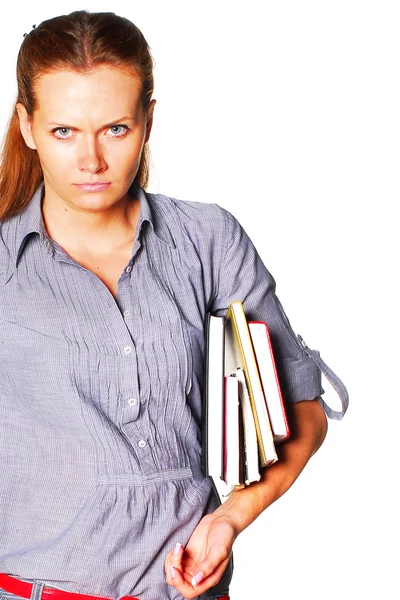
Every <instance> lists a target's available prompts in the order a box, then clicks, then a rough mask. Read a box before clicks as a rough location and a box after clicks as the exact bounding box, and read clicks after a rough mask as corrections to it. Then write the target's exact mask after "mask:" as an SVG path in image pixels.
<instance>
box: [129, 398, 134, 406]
mask: <svg viewBox="0 0 400 600" xmlns="http://www.w3.org/2000/svg"><path fill="white" fill-rule="evenodd" d="M128 404H129V406H135V404H136V398H128Z"/></svg>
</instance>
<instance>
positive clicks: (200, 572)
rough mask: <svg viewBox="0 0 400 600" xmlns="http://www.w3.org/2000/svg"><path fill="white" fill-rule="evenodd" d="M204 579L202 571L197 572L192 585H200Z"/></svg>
mask: <svg viewBox="0 0 400 600" xmlns="http://www.w3.org/2000/svg"><path fill="white" fill-rule="evenodd" d="M203 578H204V573H203V571H199V572H198V573H196V575H195V576H194V577H193V578H192V585H197V584H198V583H200V581H201V580H202V579H203Z"/></svg>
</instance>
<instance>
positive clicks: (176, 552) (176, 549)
mask: <svg viewBox="0 0 400 600" xmlns="http://www.w3.org/2000/svg"><path fill="white" fill-rule="evenodd" d="M181 548H182V546H181V544H179V543H177V544H176V546H175V548H174V554H179V551H180V549H181Z"/></svg>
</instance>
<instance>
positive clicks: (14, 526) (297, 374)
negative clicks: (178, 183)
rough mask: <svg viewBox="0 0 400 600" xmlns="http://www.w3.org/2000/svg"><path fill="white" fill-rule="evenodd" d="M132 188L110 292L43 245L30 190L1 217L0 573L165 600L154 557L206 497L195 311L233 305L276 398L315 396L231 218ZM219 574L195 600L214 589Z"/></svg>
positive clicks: (159, 560)
mask: <svg viewBox="0 0 400 600" xmlns="http://www.w3.org/2000/svg"><path fill="white" fill-rule="evenodd" d="M131 192H132V193H134V194H135V195H136V197H137V198H138V199H139V201H140V217H139V221H138V225H137V230H136V235H135V239H134V242H133V246H132V253H131V257H130V259H129V262H128V263H127V265H126V267H125V268H124V270H123V272H122V273H121V276H120V278H119V281H118V289H117V295H116V298H114V296H113V295H112V294H111V293H110V291H109V290H108V288H107V287H106V286H105V285H104V284H103V282H102V281H101V280H100V279H99V278H98V277H97V276H96V275H95V274H94V273H93V272H91V271H90V270H88V269H86V268H84V267H83V266H82V265H80V264H79V263H78V262H76V261H75V260H74V259H73V258H71V257H70V256H69V255H68V254H67V253H66V252H65V251H64V250H63V249H62V247H61V246H60V245H58V244H57V243H56V242H55V241H54V240H52V239H50V238H49V236H48V234H47V232H46V229H45V226H44V222H43V218H42V212H41V203H42V199H43V194H44V187H43V184H42V185H41V186H40V188H39V189H38V190H37V192H36V194H35V195H34V197H33V198H32V200H31V201H30V203H29V204H28V205H27V207H26V208H25V209H24V210H23V211H22V212H21V213H20V214H19V215H17V216H14V217H11V218H9V219H7V220H4V221H3V222H2V223H0V414H1V416H0V456H1V469H2V474H1V486H0V531H1V535H0V539H1V545H0V571H2V572H6V573H11V574H14V575H15V576H20V577H22V578H28V579H37V580H41V581H44V582H46V583H48V584H53V585H56V586H58V587H61V588H63V589H66V590H72V591H76V592H81V593H87V594H96V595H101V596H109V597H112V598H119V597H121V596H125V595H131V596H136V597H138V598H140V600H160V599H166V598H168V599H170V600H178V599H179V600H180V599H181V598H182V596H181V595H180V594H179V592H178V591H177V590H176V589H175V588H174V587H171V586H168V585H167V584H166V582H165V573H164V560H165V556H166V554H167V552H169V551H170V550H171V549H172V548H173V547H174V545H175V543H176V542H180V543H182V544H183V545H185V544H186V543H187V541H188V539H189V538H190V535H191V533H192V532H193V530H194V529H195V527H196V525H197V524H198V522H199V521H200V519H201V518H202V516H203V515H204V514H206V513H209V512H212V511H213V510H214V509H215V508H216V506H217V504H218V500H217V498H216V496H215V493H214V491H213V488H212V485H211V483H210V480H209V479H208V478H205V477H204V476H203V475H202V473H201V469H200V455H201V394H202V382H203V359H204V320H205V314H206V312H207V311H211V312H213V313H215V314H224V313H225V312H226V310H227V308H228V307H229V304H230V303H231V302H232V301H233V300H238V299H239V300H242V302H243V303H244V307H245V310H246V313H247V316H248V318H249V319H252V320H259V321H265V322H267V323H268V325H269V329H270V332H271V337H272V341H273V345H274V349H275V352H276V357H277V362H278V372H279V375H280V379H281V387H282V391H283V396H284V398H285V400H286V401H287V402H297V401H301V400H305V399H312V398H315V397H318V396H319V395H320V394H321V393H322V392H323V390H322V388H321V382H320V371H319V369H318V367H317V366H316V364H315V362H314V361H313V360H312V359H311V358H310V356H308V355H307V353H306V352H305V351H304V349H303V348H302V346H301V344H300V342H299V341H298V340H297V338H296V336H295V334H294V333H293V331H292V329H291V327H290V324H289V322H288V320H287V318H286V316H285V314H284V312H283V310H282V307H281V305H280V304H279V302H278V300H277V298H276V295H275V282H274V280H273V278H272V276H271V275H270V273H269V272H268V271H267V269H266V268H265V266H264V265H263V263H262V261H261V260H260V258H259V256H258V254H257V252H256V250H255V249H254V246H253V244H252V243H251V241H250V240H249V238H248V236H247V235H246V233H245V232H244V230H243V228H242V227H241V226H240V225H239V223H238V222H237V221H236V219H235V218H234V217H233V216H232V215H231V214H230V213H229V212H227V211H226V210H224V209H222V208H221V207H219V206H217V205H215V204H207V203H204V204H203V203H196V202H186V201H178V200H176V199H173V198H168V197H166V196H162V195H153V194H149V193H145V192H144V191H143V190H141V189H138V188H134V187H133V188H132V190H131ZM230 567H231V565H230ZM230 567H229V568H228V569H227V570H226V572H225V575H224V577H223V578H222V580H221V582H220V583H219V584H218V585H217V586H216V587H215V588H214V590H212V591H210V592H209V593H207V594H205V595H203V598H216V597H218V596H223V595H225V594H227V593H228V586H229V580H230V577H231V568H230Z"/></svg>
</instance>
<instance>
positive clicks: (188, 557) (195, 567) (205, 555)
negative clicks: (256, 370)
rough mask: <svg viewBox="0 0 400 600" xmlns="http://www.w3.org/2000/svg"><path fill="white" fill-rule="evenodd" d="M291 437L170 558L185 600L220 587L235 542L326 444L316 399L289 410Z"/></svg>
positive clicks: (169, 569) (171, 576)
mask: <svg viewBox="0 0 400 600" xmlns="http://www.w3.org/2000/svg"><path fill="white" fill-rule="evenodd" d="M287 408H288V419H289V424H290V428H291V437H290V439H289V440H287V441H285V442H283V443H282V444H281V445H280V446H278V448H277V451H278V456H279V460H278V462H277V463H275V464H274V465H272V466H271V467H268V468H267V469H264V471H263V474H262V477H261V480H260V481H259V482H257V483H252V484H251V485H250V486H248V487H247V488H244V489H241V490H237V491H234V492H233V493H232V494H231V496H230V497H229V498H228V499H227V500H226V501H225V502H224V503H223V504H222V505H221V506H219V507H218V508H217V509H216V510H215V511H214V512H213V513H211V514H209V515H206V516H205V517H204V518H203V519H202V520H201V521H200V523H199V525H198V526H197V527H196V529H195V530H194V532H193V534H192V536H191V538H190V540H189V542H188V543H187V545H186V547H185V548H182V547H177V548H175V552H176V553H174V551H171V552H170V553H169V554H168V556H167V559H166V563H165V570H166V576H167V582H168V583H169V584H170V585H174V586H175V587H176V588H177V589H178V591H179V592H180V593H181V594H182V595H183V596H184V597H185V598H194V597H196V596H199V595H200V594H202V593H203V592H205V591H206V590H208V589H209V588H211V587H213V586H214V585H216V583H217V582H218V581H219V580H220V578H221V577H222V574H223V572H224V570H225V568H226V567H227V565H228V562H229V558H230V555H231V551H232V545H233V542H234V540H235V539H236V537H237V536H238V535H239V533H241V532H242V531H243V530H244V529H245V528H246V527H248V525H250V523H252V522H253V521H254V520H255V519H256V518H257V517H258V515H260V514H261V513H262V512H263V511H264V510H265V509H266V508H268V506H270V505H271V504H272V503H273V502H275V500H277V499H278V498H280V497H281V496H282V495H283V494H284V493H285V492H286V491H287V490H288V489H289V488H290V486H291V485H292V484H293V483H294V482H295V480H296V479H297V477H298V476H299V475H300V473H301V471H302V470H303V468H304V467H305V465H306V464H307V462H308V461H309V459H310V458H311V456H312V455H313V454H314V453H315V452H316V451H317V450H318V448H319V447H320V446H321V444H322V442H323V441H324V439H325V435H326V432H327V421H326V417H325V413H324V411H323V409H322V407H321V406H320V404H319V403H318V401H317V400H307V401H302V402H298V403H296V404H291V405H289V406H288V407H287Z"/></svg>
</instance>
